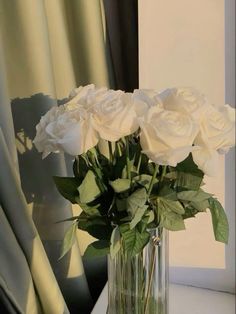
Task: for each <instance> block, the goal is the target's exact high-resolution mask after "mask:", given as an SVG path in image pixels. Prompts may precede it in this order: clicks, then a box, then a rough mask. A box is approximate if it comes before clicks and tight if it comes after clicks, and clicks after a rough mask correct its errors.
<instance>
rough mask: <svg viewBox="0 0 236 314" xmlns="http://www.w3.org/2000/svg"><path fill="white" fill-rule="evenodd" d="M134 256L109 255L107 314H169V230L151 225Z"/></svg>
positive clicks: (122, 251)
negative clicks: (148, 235)
mask: <svg viewBox="0 0 236 314" xmlns="http://www.w3.org/2000/svg"><path fill="white" fill-rule="evenodd" d="M149 232H150V235H151V236H150V240H149V243H148V244H147V245H146V246H145V247H144V249H143V251H142V252H141V253H139V254H137V255H136V256H135V257H132V258H130V257H128V256H127V254H126V253H125V252H124V249H123V248H122V247H121V249H120V251H119V252H118V253H117V254H116V256H115V257H114V258H111V257H110V256H108V314H168V290H169V278H168V273H169V263H168V231H166V230H165V229H163V228H157V229H151V230H149Z"/></svg>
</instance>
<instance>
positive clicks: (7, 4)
mask: <svg viewBox="0 0 236 314" xmlns="http://www.w3.org/2000/svg"><path fill="white" fill-rule="evenodd" d="M104 19H105V17H104V9H103V3H102V1H99V0H89V1H88V0H64V1H63V0H0V130H1V133H0V217H1V218H0V254H1V260H0V299H1V300H3V301H2V305H1V306H3V307H6V308H7V309H8V311H9V313H26V314H28V313H29V314H32V313H41V311H42V312H43V313H46V314H47V313H52V314H60V313H68V309H67V306H68V308H69V311H70V313H81V314H85V313H89V311H90V310H91V308H92V306H93V300H92V296H91V289H89V286H88V281H93V282H95V285H94V286H95V287H96V289H94V291H92V292H93V294H96V292H97V294H98V293H99V291H97V289H99V285H101V284H102V279H101V278H102V276H104V274H105V267H106V264H105V261H104V259H99V260H97V261H95V262H94V261H93V262H92V261H86V260H84V261H82V254H81V249H83V247H84V234H81V233H78V234H79V236H78V242H77V243H75V245H74V246H73V248H72V250H71V252H70V253H69V254H67V256H65V258H63V259H61V260H60V261H58V257H59V251H60V246H61V242H62V239H63V236H64V233H65V231H66V229H67V228H68V226H69V223H56V222H57V221H58V220H62V219H65V218H68V217H70V216H71V215H72V211H73V210H75V211H76V210H78V209H77V208H74V209H72V208H71V205H70V204H69V203H68V202H67V201H65V200H64V199H63V198H62V197H61V196H60V195H59V193H58V192H57V191H56V189H55V186H54V184H53V181H52V176H53V175H59V176H65V175H67V171H66V163H65V159H64V156H62V155H54V156H49V157H48V158H46V159H45V160H43V161H42V160H41V156H40V155H39V154H38V153H37V152H36V150H35V148H34V146H33V145H32V139H33V138H34V136H35V125H36V124H37V123H38V121H39V119H40V116H41V115H43V114H44V113H45V112H46V111H47V110H48V109H49V108H50V107H51V106H53V105H55V104H58V103H61V102H62V101H63V99H64V100H65V98H66V97H67V95H68V93H69V92H70V91H71V89H73V88H74V87H76V86H79V85H82V84H89V83H94V84H96V85H98V86H110V84H112V79H111V71H110V66H109V64H111V61H110V60H109V51H107V48H106V44H105V42H106V35H105V34H106V31H105V24H106V23H105V22H104ZM67 163H68V164H69V168H70V166H71V165H70V163H71V161H70V160H68V161H67ZM32 218H33V219H32ZM35 226H36V227H35ZM81 238H82V241H81ZM41 241H42V242H41ZM86 241H89V240H86ZM42 243H43V246H42ZM45 251H46V253H47V255H46V254H45ZM8 260H10V261H11V262H10V263H8ZM48 260H49V261H50V264H49V262H48ZM83 262H84V263H83ZM50 265H51V266H50ZM95 266H96V267H95ZM52 269H53V271H52ZM84 269H85V270H86V275H85V271H84ZM55 277H56V279H57V280H56V279H55ZM94 279H95V281H94ZM96 283H97V285H96ZM21 287H25V289H23V290H22V289H21ZM59 287H60V288H59ZM61 291H62V294H63V296H62V294H61ZM64 299H65V301H66V304H67V306H66V304H65V302H64Z"/></svg>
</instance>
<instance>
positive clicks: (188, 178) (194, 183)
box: [176, 172, 203, 191]
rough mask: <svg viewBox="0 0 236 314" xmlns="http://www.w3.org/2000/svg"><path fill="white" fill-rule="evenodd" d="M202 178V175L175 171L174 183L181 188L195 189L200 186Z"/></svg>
mask: <svg viewBox="0 0 236 314" xmlns="http://www.w3.org/2000/svg"><path fill="white" fill-rule="evenodd" d="M202 178H203V176H198V175H194V174H192V173H186V172H177V180H176V185H177V186H178V187H181V188H186V189H189V190H195V191H197V190H198V189H199V188H200V186H201V183H202Z"/></svg>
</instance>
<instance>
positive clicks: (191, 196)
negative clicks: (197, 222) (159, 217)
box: [177, 190, 212, 202]
mask: <svg viewBox="0 0 236 314" xmlns="http://www.w3.org/2000/svg"><path fill="white" fill-rule="evenodd" d="M177 196H178V199H180V200H184V201H190V202H191V201H194V202H203V201H205V200H207V199H209V198H210V197H211V196H212V194H209V193H206V192H204V191H202V190H198V191H183V192H179V193H177Z"/></svg>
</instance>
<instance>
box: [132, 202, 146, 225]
mask: <svg viewBox="0 0 236 314" xmlns="http://www.w3.org/2000/svg"><path fill="white" fill-rule="evenodd" d="M147 209H148V206H147V205H144V206H143V207H138V209H137V210H136V212H135V214H134V217H133V219H132V220H131V222H130V229H134V227H135V226H136V225H137V224H138V223H139V222H140V220H141V219H142V217H143V215H144V214H145V212H146V210H147Z"/></svg>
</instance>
